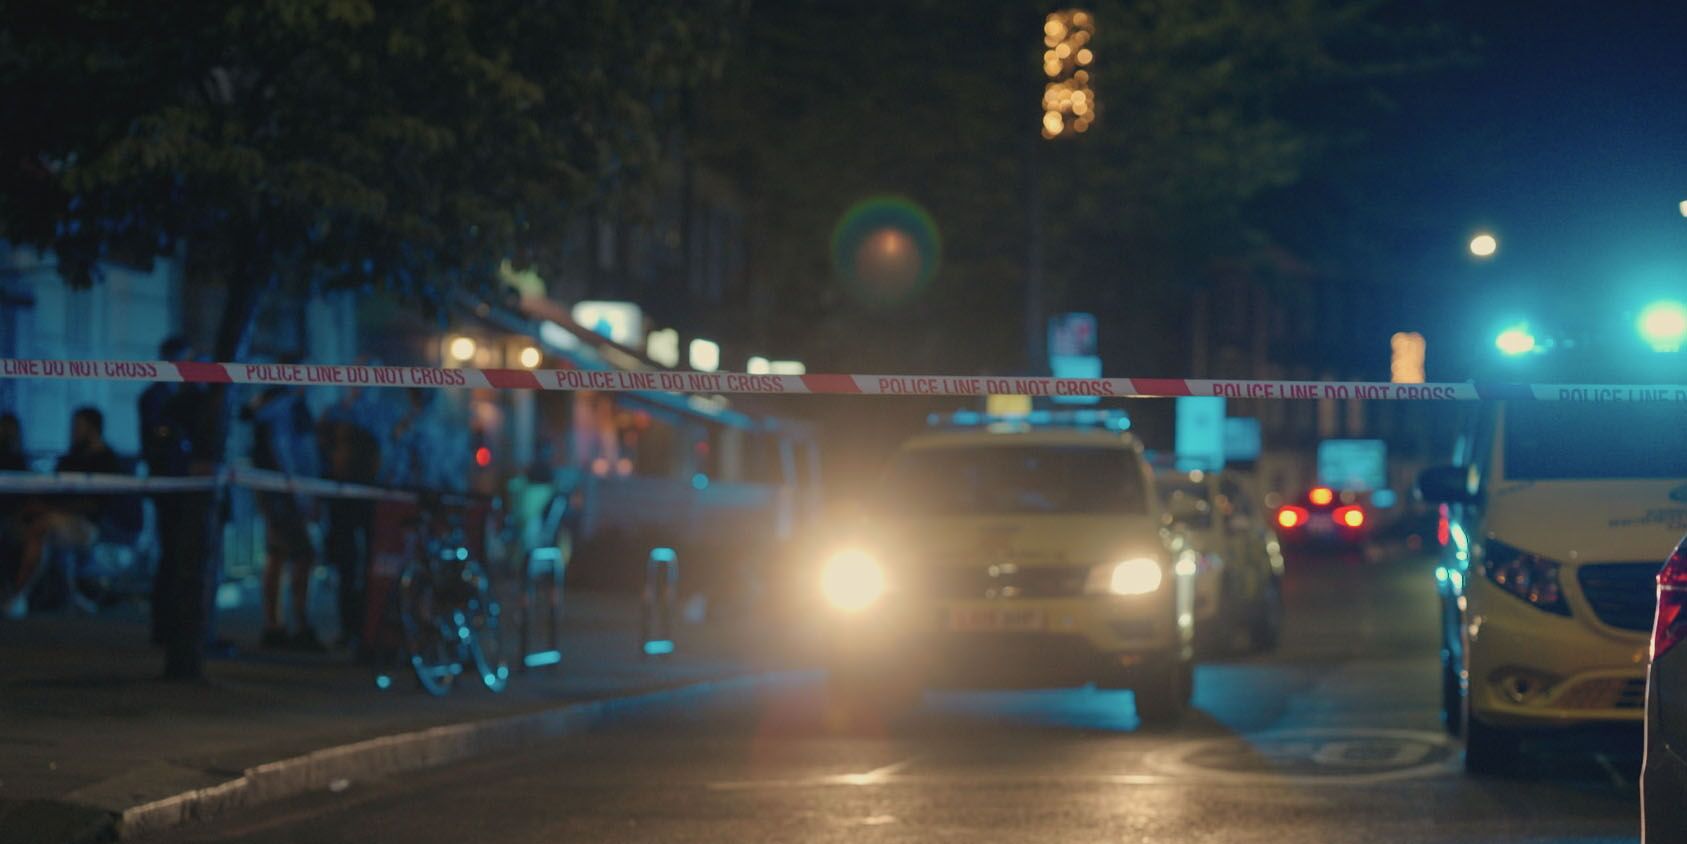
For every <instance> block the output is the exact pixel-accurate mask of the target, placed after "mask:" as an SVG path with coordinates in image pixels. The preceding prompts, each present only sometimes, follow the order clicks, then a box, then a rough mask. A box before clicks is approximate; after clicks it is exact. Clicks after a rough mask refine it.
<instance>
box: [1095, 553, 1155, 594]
mask: <svg viewBox="0 0 1687 844" xmlns="http://www.w3.org/2000/svg"><path fill="white" fill-rule="evenodd" d="M1164 579H1165V573H1164V572H1162V571H1160V564H1159V563H1158V562H1156V561H1154V560H1150V559H1148V558H1147V557H1136V558H1133V559H1129V560H1125V561H1123V562H1119V563H1116V564H1114V566H1113V572H1112V574H1110V575H1109V576H1108V578H1107V591H1109V592H1112V593H1113V594H1115V595H1146V594H1148V593H1149V592H1152V591H1154V590H1156V589H1158V588H1160V581H1162V580H1164Z"/></svg>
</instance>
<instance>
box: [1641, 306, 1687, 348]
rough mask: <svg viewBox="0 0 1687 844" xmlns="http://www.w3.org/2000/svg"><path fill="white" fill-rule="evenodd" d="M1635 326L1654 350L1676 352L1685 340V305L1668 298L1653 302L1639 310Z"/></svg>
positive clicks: (1686, 333) (1686, 322)
mask: <svg viewBox="0 0 1687 844" xmlns="http://www.w3.org/2000/svg"><path fill="white" fill-rule="evenodd" d="M1635 328H1636V329H1638V330H1639V331H1640V339H1642V340H1645V341H1646V345H1648V346H1651V347H1652V349H1653V350H1654V351H1659V352H1678V351H1680V350H1681V346H1682V343H1683V342H1687V307H1684V306H1683V305H1682V304H1681V303H1680V302H1677V301H1674V300H1670V299H1665V300H1661V301H1657V302H1653V303H1652V304H1650V305H1647V306H1646V307H1645V308H1644V309H1643V310H1641V312H1640V319H1639V320H1637V321H1636V322H1635Z"/></svg>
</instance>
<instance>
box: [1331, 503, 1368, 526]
mask: <svg viewBox="0 0 1687 844" xmlns="http://www.w3.org/2000/svg"><path fill="white" fill-rule="evenodd" d="M1336 520H1337V521H1339V522H1341V523H1342V524H1344V525H1347V526H1348V527H1350V528H1356V527H1359V526H1361V525H1363V524H1364V523H1365V511H1364V510H1361V509H1359V508H1358V507H1342V508H1340V509H1338V510H1336Z"/></svg>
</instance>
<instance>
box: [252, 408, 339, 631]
mask: <svg viewBox="0 0 1687 844" xmlns="http://www.w3.org/2000/svg"><path fill="white" fill-rule="evenodd" d="M241 418H242V419H245V420H247V421H249V422H251V423H252V426H253V431H252V465H253V466H255V467H257V468H259V469H268V470H271V471H276V472H283V473H286V474H288V475H294V476H299V477H315V476H316V474H317V466H316V443H315V429H314V426H313V425H312V424H311V415H310V408H309V407H307V406H306V405H305V399H304V396H303V395H302V394H301V393H300V392H299V391H298V390H295V389H292V388H290V387H271V388H269V389H267V390H265V391H264V392H263V393H262V394H261V395H259V396H258V398H257V399H256V400H254V401H253V402H252V403H251V404H249V405H247V406H246V408H245V409H244V410H243V411H242V412H241ZM258 508H259V510H260V511H261V512H262V513H263V517H264V545H265V548H264V632H263V641H262V644H263V646H264V647H266V648H296V649H299V650H310V651H321V650H325V648H324V647H323V645H322V641H321V640H320V639H318V638H317V635H316V631H315V630H313V629H311V626H310V575H311V570H312V569H314V568H315V567H316V551H315V548H314V547H313V546H312V543H311V537H310V522H311V520H312V519H313V518H314V517H315V515H314V510H315V505H314V504H313V502H312V501H311V500H310V499H308V498H307V497H305V496H302V495H295V494H292V493H286V492H265V493H260V494H259V496H258ZM284 577H285V578H286V579H287V581H288V582H289V584H290V587H291V588H290V590H289V591H290V592H291V597H292V605H291V613H290V615H291V616H292V619H291V620H292V627H293V631H292V632H291V633H290V632H289V631H288V628H287V626H286V625H284V624H283V623H282V621H281V586H282V579H283V578H284Z"/></svg>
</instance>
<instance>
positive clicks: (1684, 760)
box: [1640, 487, 1687, 844]
mask: <svg viewBox="0 0 1687 844" xmlns="http://www.w3.org/2000/svg"><path fill="white" fill-rule="evenodd" d="M1676 494H1677V497H1679V498H1680V499H1681V500H1682V502H1684V503H1687V487H1680V488H1678V489H1677V490H1676ZM1677 512H1680V511H1677ZM1684 639H1687V537H1683V538H1682V540H1681V544H1680V545H1677V546H1675V553H1674V554H1671V555H1670V556H1669V561H1668V562H1666V563H1665V564H1664V567H1663V570H1662V571H1660V572H1659V573H1658V611H1657V614H1656V616H1655V617H1654V618H1653V623H1652V665H1651V669H1650V670H1649V671H1648V672H1647V681H1646V765H1645V767H1644V768H1643V769H1642V770H1641V773H1640V816H1641V824H1640V828H1641V839H1642V840H1643V841H1644V842H1645V844H1663V842H1675V841H1681V840H1682V839H1683V838H1687V647H1682V646H1681V644H1682V640H1684Z"/></svg>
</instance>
